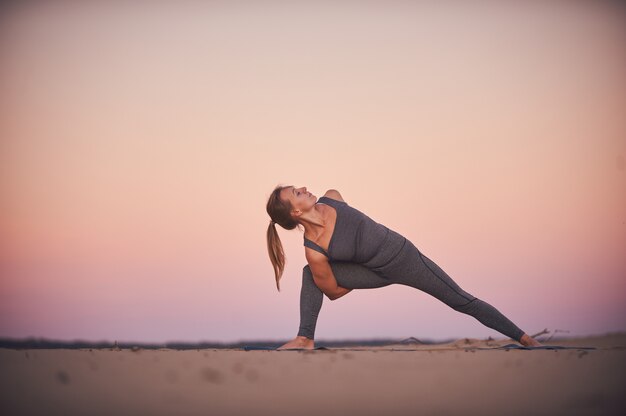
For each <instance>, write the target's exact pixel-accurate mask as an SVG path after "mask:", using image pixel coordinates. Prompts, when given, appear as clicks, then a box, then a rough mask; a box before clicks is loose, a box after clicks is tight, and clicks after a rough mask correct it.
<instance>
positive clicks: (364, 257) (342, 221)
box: [304, 196, 406, 268]
mask: <svg viewBox="0 0 626 416" xmlns="http://www.w3.org/2000/svg"><path fill="white" fill-rule="evenodd" d="M317 203H323V204H326V205H329V206H331V207H332V208H334V209H335V211H336V212H337V220H336V223H335V229H334V230H333V235H332V236H331V237H330V242H329V243H328V252H326V251H325V250H324V249H323V248H322V247H320V246H319V245H317V244H316V243H314V242H313V241H311V240H309V239H308V238H306V237H304V245H305V246H306V247H309V248H312V249H313V250H316V251H319V252H320V253H322V254H324V255H325V256H326V257H327V258H328V260H329V261H331V260H334V261H348V262H353V263H359V264H362V265H364V266H368V267H371V268H378V267H382V266H384V265H386V264H387V263H389V262H390V261H391V260H393V258H394V257H395V256H396V255H397V254H398V253H399V252H400V250H401V249H402V247H403V246H404V244H405V243H406V238H404V237H403V236H401V235H400V234H398V233H397V232H395V231H393V230H391V229H389V228H387V227H385V226H384V225H382V224H380V223H378V222H376V221H374V220H373V219H371V218H370V217H368V216H367V215H365V214H364V213H363V212H361V211H359V210H358V209H356V208H353V207H351V206H350V205H348V203H347V202H344V201H339V200H336V199H332V198H329V197H326V196H322V197H320V198H319V199H318V200H317Z"/></svg>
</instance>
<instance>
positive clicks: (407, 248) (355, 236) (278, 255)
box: [267, 185, 542, 350]
mask: <svg viewBox="0 0 626 416" xmlns="http://www.w3.org/2000/svg"><path fill="white" fill-rule="evenodd" d="M267 213H268V214H269V216H270V218H271V221H270V225H269V227H268V230H267V247H268V252H269V256H270V261H271V262H272V265H273V267H274V273H275V275H276V287H277V289H278V290H279V291H280V285H279V281H280V278H281V276H282V274H283V270H284V267H285V253H284V252H283V247H282V244H281V242H280V239H279V237H278V232H277V230H276V224H279V225H280V226H281V227H283V228H285V229H287V230H293V229H294V228H296V227H298V226H300V225H302V226H303V227H304V246H305V249H304V254H305V256H306V259H307V262H308V265H307V266H305V267H304V270H303V273H302V289H301V291H300V329H299V331H298V335H297V336H296V338H294V339H293V340H292V341H289V342H288V343H286V344H284V345H282V346H281V347H279V348H278V349H279V350H280V349H291V348H305V349H313V348H314V335H315V325H316V323H317V317H318V314H319V311H320V309H321V307H322V300H323V295H326V296H327V297H328V298H329V299H330V300H335V299H338V298H340V297H342V296H344V295H346V294H347V293H349V292H350V291H351V290H352V289H372V288H377V287H383V286H387V285H390V284H402V285H407V286H411V287H414V288H416V289H419V290H422V291H424V292H426V293H428V294H430V295H432V296H434V297H436V298H437V299H439V300H440V301H442V302H444V303H445V304H446V305H448V306H450V307H451V308H453V309H454V310H456V311H459V312H462V313H465V314H468V315H471V316H473V317H475V318H476V319H478V321H480V322H481V323H482V324H483V325H485V326H488V327H489V328H493V329H495V330H496V331H498V332H500V333H502V334H504V335H506V336H508V337H511V338H512V339H514V340H516V341H518V342H520V343H521V344H522V345H524V346H541V345H542V344H540V343H539V342H537V341H536V340H535V339H533V338H532V337H530V336H529V335H527V334H526V333H524V331H522V330H521V329H519V328H518V327H517V326H516V325H515V324H514V323H513V322H511V321H510V320H509V319H508V318H507V317H505V316H504V315H503V314H502V313H500V312H499V311H498V310H497V309H496V308H494V307H493V306H491V305H490V304H488V303H486V302H484V301H482V300H480V299H478V298H476V297H474V296H472V295H471V294H469V293H467V292H466V291H464V290H463V289H461V288H460V287H459V285H457V284H456V283H455V282H454V281H453V280H452V279H451V278H450V276H448V275H447V274H446V273H445V272H444V271H443V270H442V269H441V268H440V267H439V266H437V265H436V264H435V263H434V262H433V261H432V260H430V259H429V258H428V257H426V256H425V255H424V254H423V253H421V252H420V251H419V250H418V249H417V248H416V247H415V245H413V243H411V241H409V240H408V239H406V238H405V237H403V236H402V235H400V234H398V233H397V232H395V231H393V230H391V229H389V228H387V227H385V226H384V225H382V224H379V223H377V222H375V221H374V220H372V219H371V218H370V217H368V216H367V215H365V214H364V213H362V212H361V211H359V210H357V209H356V208H353V207H351V206H350V205H348V204H347V203H346V202H345V201H344V200H343V198H342V197H341V194H340V193H339V192H338V191H336V190H334V189H331V190H329V191H327V192H326V193H325V194H324V196H322V197H321V198H319V200H318V199H317V198H316V197H315V195H313V194H311V193H310V192H307V189H306V187H301V188H295V187H294V186H280V185H279V186H277V187H276V188H275V189H274V190H273V191H272V194H271V195H270V197H269V199H268V201H267Z"/></svg>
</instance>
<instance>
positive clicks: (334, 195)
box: [322, 189, 347, 203]
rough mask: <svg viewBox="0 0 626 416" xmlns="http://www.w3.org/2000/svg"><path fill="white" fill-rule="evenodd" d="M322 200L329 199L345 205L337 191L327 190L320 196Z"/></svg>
mask: <svg viewBox="0 0 626 416" xmlns="http://www.w3.org/2000/svg"><path fill="white" fill-rule="evenodd" d="M322 198H329V199H333V200H335V201H338V202H343V203H347V202H346V201H344V200H343V197H342V196H341V194H340V193H339V191H338V190H336V189H329V190H328V191H326V193H325V194H324V196H322Z"/></svg>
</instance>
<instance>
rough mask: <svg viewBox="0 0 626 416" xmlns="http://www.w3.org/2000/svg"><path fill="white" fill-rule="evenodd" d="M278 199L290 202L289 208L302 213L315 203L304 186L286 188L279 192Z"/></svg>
mask: <svg viewBox="0 0 626 416" xmlns="http://www.w3.org/2000/svg"><path fill="white" fill-rule="evenodd" d="M280 198H281V199H283V200H288V201H289V202H291V206H292V207H293V209H294V210H300V211H302V212H304V211H308V210H309V209H310V208H311V207H312V206H313V205H315V203H316V202H317V198H316V197H315V195H313V194H312V193H310V192H308V191H307V190H306V186H303V187H301V188H296V187H294V186H287V187H285V188H283V190H282V191H280Z"/></svg>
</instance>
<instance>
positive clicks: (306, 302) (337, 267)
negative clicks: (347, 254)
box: [298, 261, 391, 339]
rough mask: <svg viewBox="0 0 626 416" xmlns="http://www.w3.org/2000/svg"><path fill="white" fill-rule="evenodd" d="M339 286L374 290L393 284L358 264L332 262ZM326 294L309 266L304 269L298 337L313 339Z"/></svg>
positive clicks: (331, 265)
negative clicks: (317, 283)
mask: <svg viewBox="0 0 626 416" xmlns="http://www.w3.org/2000/svg"><path fill="white" fill-rule="evenodd" d="M330 267H331V269H332V270H333V274H334V275H335V279H336V280H337V284H338V285H339V286H341V287H345V288H346V289H374V288H378V287H383V286H388V285H390V284H391V282H390V281H389V280H388V279H385V278H384V277H381V276H379V275H377V274H376V273H374V272H373V271H371V270H370V269H368V268H366V267H365V266H362V265H360V264H357V263H349V262H334V261H331V262H330ZM323 300H324V293H323V292H322V291H321V290H320V289H319V288H318V287H317V285H316V284H315V282H314V281H313V274H312V273H311V268H310V267H309V265H308V264H307V265H306V266H304V269H302V288H301V289H300V329H299V331H298V336H305V337H307V338H310V339H313V337H314V335H315V325H316V324H317V317H318V315H319V312H320V309H322V302H323Z"/></svg>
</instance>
